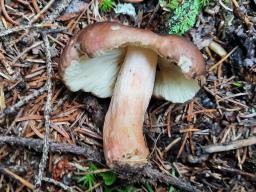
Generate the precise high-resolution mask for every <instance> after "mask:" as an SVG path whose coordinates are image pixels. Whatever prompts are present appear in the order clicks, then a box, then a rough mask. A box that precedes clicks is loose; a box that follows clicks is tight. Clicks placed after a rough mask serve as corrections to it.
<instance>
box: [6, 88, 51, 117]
mask: <svg viewBox="0 0 256 192" xmlns="http://www.w3.org/2000/svg"><path fill="white" fill-rule="evenodd" d="M46 90H47V87H46V86H44V87H42V88H40V89H39V90H34V91H33V92H32V93H31V94H30V95H28V96H25V97H23V98H21V99H20V101H19V102H17V103H15V104H14V105H12V106H10V107H7V108H6V109H5V110H4V114H5V115H9V114H12V113H15V112H16V111H17V110H18V109H20V108H21V107H22V106H23V105H25V104H27V103H28V102H30V101H31V100H32V99H35V98H36V97H38V96H39V95H42V94H43V93H44V92H45V91H46Z"/></svg>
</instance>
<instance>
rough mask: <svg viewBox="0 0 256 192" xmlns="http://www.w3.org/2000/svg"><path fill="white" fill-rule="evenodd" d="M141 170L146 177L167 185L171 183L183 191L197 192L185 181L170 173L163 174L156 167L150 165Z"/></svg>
mask: <svg viewBox="0 0 256 192" xmlns="http://www.w3.org/2000/svg"><path fill="white" fill-rule="evenodd" d="M143 172H144V173H143V174H145V175H146V176H147V177H149V178H150V179H152V180H154V179H156V180H158V181H159V182H162V183H165V184H167V185H173V186H175V187H177V188H179V189H182V190H185V191H189V192H198V190H197V189H196V188H195V187H194V186H192V185H191V184H190V183H188V182H187V181H183V180H181V179H179V178H177V177H174V176H172V175H167V174H164V173H162V172H160V171H158V170H157V169H154V168H152V167H151V166H147V167H145V168H144V171H143Z"/></svg>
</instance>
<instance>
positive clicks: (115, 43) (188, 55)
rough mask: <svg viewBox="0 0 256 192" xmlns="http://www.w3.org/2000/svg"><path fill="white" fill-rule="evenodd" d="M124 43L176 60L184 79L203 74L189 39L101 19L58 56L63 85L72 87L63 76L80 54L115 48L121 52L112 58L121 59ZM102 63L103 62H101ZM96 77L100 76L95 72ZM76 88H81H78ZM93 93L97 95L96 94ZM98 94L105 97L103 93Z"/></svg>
mask: <svg viewBox="0 0 256 192" xmlns="http://www.w3.org/2000/svg"><path fill="white" fill-rule="evenodd" d="M126 46H139V47H144V48H149V49H151V50H153V51H155V52H156V53H157V54H158V55H159V57H160V58H163V59H164V60H166V61H168V62H169V63H172V62H174V63H176V64H177V65H178V66H179V67H180V69H181V74H182V73H183V74H184V75H185V77H186V78H189V79H196V78H197V77H198V76H200V75H203V74H204V73H205V64H204V59H203V56H202V54H201V53H200V51H199V50H198V49H197V48H196V47H195V46H194V45H193V44H192V43H191V42H190V41H188V40H186V39H184V38H182V37H179V36H175V35H165V36H162V35H157V34H155V33H153V32H151V31H149V30H145V29H137V28H133V27H128V26H124V25H121V24H118V23H112V22H103V23H96V24H92V25H90V26H88V27H86V28H84V29H83V30H81V31H80V32H79V33H78V34H76V35H75V36H74V37H73V38H71V40H70V41H69V43H68V45H67V46H66V48H65V49H64V51H63V53H62V54H61V57H60V65H59V66H60V75H61V77H62V78H63V80H64V82H65V84H66V85H67V86H68V87H69V88H70V89H71V90H72V85H71V84H70V83H69V82H68V81H69V80H68V79H67V77H66V76H67V74H68V73H67V69H68V68H69V67H70V66H71V64H72V63H74V62H75V61H76V62H79V60H80V59H81V56H83V59H84V60H90V59H92V58H97V57H98V56H102V55H104V54H106V53H108V51H112V50H117V49H123V50H122V51H121V52H122V53H118V54H119V56H118V58H115V59H116V60H118V61H119V60H120V61H119V62H122V61H121V60H122V58H123V55H122V54H124V52H125V49H124V48H125V47H126ZM159 61H161V60H159ZM101 62H102V61H101ZM105 63H106V62H103V64H105ZM118 64H120V63H118ZM109 65H110V64H109ZM115 70H117V71H118V70H119V68H118V67H117V68H116V69H113V71H115ZM117 71H116V72H115V75H116V74H117ZM109 73H110V72H109ZM99 76H101V75H100V74H99ZM109 79H111V80H109ZM109 79H108V80H106V83H107V81H109V82H110V83H113V82H114V80H113V79H114V77H111V78H109ZM111 87H113V85H111V86H109V89H111ZM78 89H79V88H78ZM80 89H83V88H82V87H80ZM76 90H77V89H75V91H76ZM85 91H87V90H85ZM89 91H90V90H89ZM92 92H93V91H92ZM109 92H110V91H109ZM96 95H97V96H100V94H97V93H96ZM110 95H111V94H110V93H108V94H106V96H110ZM102 97H105V95H104V96H102Z"/></svg>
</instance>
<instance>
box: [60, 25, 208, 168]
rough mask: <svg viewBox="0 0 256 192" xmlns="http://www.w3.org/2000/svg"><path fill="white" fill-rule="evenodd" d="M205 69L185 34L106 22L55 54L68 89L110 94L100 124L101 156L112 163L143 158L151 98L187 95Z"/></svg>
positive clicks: (184, 98) (137, 161)
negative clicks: (106, 108) (101, 125)
mask: <svg viewBox="0 0 256 192" xmlns="http://www.w3.org/2000/svg"><path fill="white" fill-rule="evenodd" d="M204 72H205V64H204V59H203V56H202V54H201V53H200V51H199V50H198V49H197V48H196V47H195V46H194V45H193V44H192V43H191V42H190V41H188V40H186V39H185V38H182V37H178V36H174V35H167V36H161V35H158V34H155V33H153V32H151V31H148V30H144V29H136V28H132V27H128V26H124V25H121V24H117V23H110V22H104V23H97V24H93V25H90V26H88V27H86V28H84V29H83V30H81V31H80V32H79V33H78V34H76V35H75V36H74V37H73V38H72V39H71V40H70V41H69V43H68V45H67V46H66V48H65V49H64V51H63V53H62V55H61V59H60V75H61V77H62V79H63V81H64V83H65V84H66V85H67V86H68V87H69V89H70V90H72V91H78V90H83V91H85V92H91V93H92V94H94V95H96V96H98V97H101V98H105V97H110V96H112V98H111V103H110V106H109V109H108V112H107V114H106V117H105V122H104V127H103V147H104V155H105V159H106V162H107V164H108V166H110V167H112V168H115V167H119V166H126V165H130V166H134V167H136V166H143V165H145V164H146V163H147V157H148V154H149V150H148V147H147V145H146V142H145V139H144V135H143V122H144V115H145V112H146V110H147V107H148V104H149V101H150V99H151V97H152V96H155V97H158V98H163V99H166V100H168V101H172V102H175V103H183V102H185V101H187V100H190V99H191V98H193V97H194V96H195V94H196V93H197V91H198V90H199V88H200V86H199V84H198V80H197V79H198V78H199V77H200V76H201V75H203V74H204Z"/></svg>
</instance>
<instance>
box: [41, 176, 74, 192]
mask: <svg viewBox="0 0 256 192" xmlns="http://www.w3.org/2000/svg"><path fill="white" fill-rule="evenodd" d="M42 180H43V181H45V182H47V183H51V184H54V185H56V186H58V187H60V188H62V189H64V190H65V191H68V192H75V190H73V189H72V187H69V186H67V185H65V184H64V183H61V182H59V181H56V180H54V179H51V178H48V177H43V178H42Z"/></svg>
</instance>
